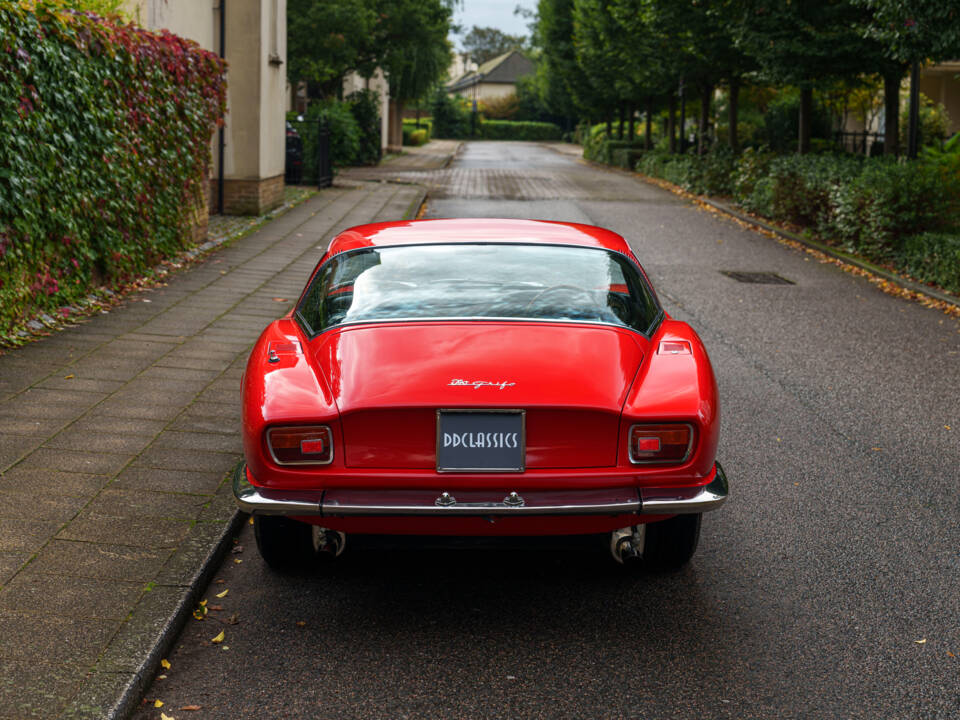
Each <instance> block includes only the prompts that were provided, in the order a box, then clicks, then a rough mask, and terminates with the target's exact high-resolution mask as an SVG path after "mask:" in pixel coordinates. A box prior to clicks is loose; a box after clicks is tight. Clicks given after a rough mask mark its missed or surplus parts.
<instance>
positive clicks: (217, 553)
mask: <svg viewBox="0 0 960 720" xmlns="http://www.w3.org/2000/svg"><path fill="white" fill-rule="evenodd" d="M232 475H233V473H230V476H228V479H227V480H226V481H225V483H226V484H227V485H229V486H230V487H231V488H232V485H231V482H230V479H229V477H232ZM231 495H232V490H231ZM246 518H247V514H246V513H243V512H241V511H240V510H234V513H233V517H231V518H230V520H228V521H227V522H226V523H224V525H223V526H222V528H221V531H220V534H219V537H217V539H216V542H215V543H214V545H213V546H212V547H210V549H209V550H208V552H207V554H206V557H205V558H204V560H203V562H202V564H201V565H200V567H198V568H197V570H196V572H194V574H193V577H192V578H191V582H190V585H189V586H187V587H185V588H182V590H181V592H180V596H179V598H178V600H177V604H176V607H175V608H174V610H173V612H172V613H171V614H170V615H169V616H168V617H167V619H166V621H165V622H164V625H163V629H162V631H161V633H160V636H159V637H158V638H157V642H156V644H155V645H154V646H153V648H151V650H150V651H149V652H148V653H147V657H146V658H144V660H143V662H142V663H141V664H140V667H139V668H137V671H136V673H134V674H133V675H132V677H131V678H130V681H129V682H128V683H127V684H126V686H125V688H124V692H123V694H122V695H121V696H120V697H119V698H117V701H116V704H115V705H114V706H113V708H112V709H111V711H110V712H109V714H107V715H106V718H105V720H126V718H127V717H129V716H130V714H131V713H132V712H133V710H134V709H135V708H136V707H137V705H138V704H139V703H140V698H141V697H143V693H145V692H146V691H147V688H149V687H150V683H151V682H152V681H153V678H154V676H155V675H156V673H157V670H158V669H159V668H160V660H161V659H162V658H164V657H165V656H166V655H167V653H168V652H169V651H170V649H171V648H172V647H173V643H174V641H175V640H176V639H177V637H178V636H179V634H180V631H181V630H182V629H183V626H184V625H185V624H186V622H187V620H189V619H190V617H191V615H192V613H193V608H194V606H195V605H196V604H197V603H198V602H199V601H200V599H201V595H203V593H204V591H205V590H206V588H207V586H208V585H209V584H210V581H211V580H212V579H213V574H214V572H215V571H216V569H217V568H218V567H219V566H220V563H221V561H222V560H223V558H224V557H225V556H226V554H227V552H229V548H230V545H231V544H232V540H233V537H234V536H235V535H236V534H237V533H238V532H239V531H240V529H241V528H242V527H243V523H244V522H245V521H246Z"/></svg>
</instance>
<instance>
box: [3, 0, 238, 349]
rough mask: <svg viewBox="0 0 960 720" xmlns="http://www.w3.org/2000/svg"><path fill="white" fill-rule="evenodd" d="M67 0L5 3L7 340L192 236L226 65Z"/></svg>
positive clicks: (169, 38)
mask: <svg viewBox="0 0 960 720" xmlns="http://www.w3.org/2000/svg"><path fill="white" fill-rule="evenodd" d="M64 5H65V4H64V3H63V2H58V1H56V0H37V1H36V2H29V3H27V2H4V3H2V4H0V336H2V337H6V336H8V335H9V333H10V332H11V330H12V328H14V327H16V326H17V325H18V324H19V323H21V322H23V321H24V320H25V318H27V317H29V316H31V315H34V314H36V313H38V312H41V311H53V310H55V309H57V308H60V307H62V306H65V305H69V304H71V303H74V302H76V301H77V300H79V299H81V298H84V297H86V296H87V295H88V294H89V292H90V290H91V288H92V287H94V286H96V285H98V284H100V283H102V282H106V281H109V282H120V281H123V280H124V279H126V278H129V277H131V276H133V275H134V274H139V273H141V272H142V271H144V270H145V269H147V268H149V267H151V266H153V265H154V264H156V263H157V262H158V261H159V260H160V259H162V258H163V257H166V256H169V255H171V254H173V253H176V252H178V251H179V250H181V249H182V248H184V247H185V246H187V245H188V244H189V243H190V242H191V240H192V227H193V223H194V220H195V217H196V215H195V214H196V211H197V209H198V206H199V205H200V203H201V202H202V197H203V196H204V194H205V192H206V185H207V168H208V167H209V163H210V138H211V135H212V133H213V131H214V129H215V128H216V126H217V123H218V122H219V119H220V117H221V116H222V113H223V110H224V105H225V86H224V82H223V74H224V71H225V67H224V64H223V62H222V61H221V60H220V58H218V57H217V56H216V55H214V54H213V53H210V52H207V51H205V50H202V49H201V48H200V47H198V46H197V45H196V44H194V43H192V42H190V41H188V40H183V39H182V38H179V37H176V36H175V35H171V34H170V33H167V32H165V31H164V32H161V33H159V34H153V33H150V32H147V31H145V30H143V29H141V28H137V27H134V26H132V25H123V24H118V22H112V21H108V20H103V19H101V18H98V17H96V16H94V15H90V14H80V13H75V12H72V11H70V10H68V9H66V8H65V6H64Z"/></svg>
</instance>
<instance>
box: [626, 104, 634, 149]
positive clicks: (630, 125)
mask: <svg viewBox="0 0 960 720" xmlns="http://www.w3.org/2000/svg"><path fill="white" fill-rule="evenodd" d="M634 114H635V112H634V107H633V103H631V104H630V105H627V118H628V120H627V140H629V141H630V142H633V136H634V133H633V129H634V120H635V118H634V117H633V116H634Z"/></svg>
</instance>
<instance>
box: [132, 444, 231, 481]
mask: <svg viewBox="0 0 960 720" xmlns="http://www.w3.org/2000/svg"><path fill="white" fill-rule="evenodd" d="M239 459H240V457H239V456H238V455H237V453H220V452H205V451H202V450H174V449H171V448H160V447H152V446H151V447H149V448H147V449H146V450H144V451H143V452H142V453H141V454H140V455H139V456H138V457H137V459H136V461H135V462H134V464H133V467H151V468H163V469H165V470H188V471H198V472H203V471H208V472H218V473H220V474H221V475H223V473H225V472H227V470H229V469H230V468H232V467H233V466H234V465H236V464H237V460H239Z"/></svg>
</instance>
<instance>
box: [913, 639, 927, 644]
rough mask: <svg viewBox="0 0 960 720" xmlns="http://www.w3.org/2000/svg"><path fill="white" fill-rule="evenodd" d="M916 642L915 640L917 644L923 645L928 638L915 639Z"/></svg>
mask: <svg viewBox="0 0 960 720" xmlns="http://www.w3.org/2000/svg"><path fill="white" fill-rule="evenodd" d="M914 642H915V643H916V644H917V645H923V644H924V643H925V642H927V639H926V638H921V639H920V640H914Z"/></svg>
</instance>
